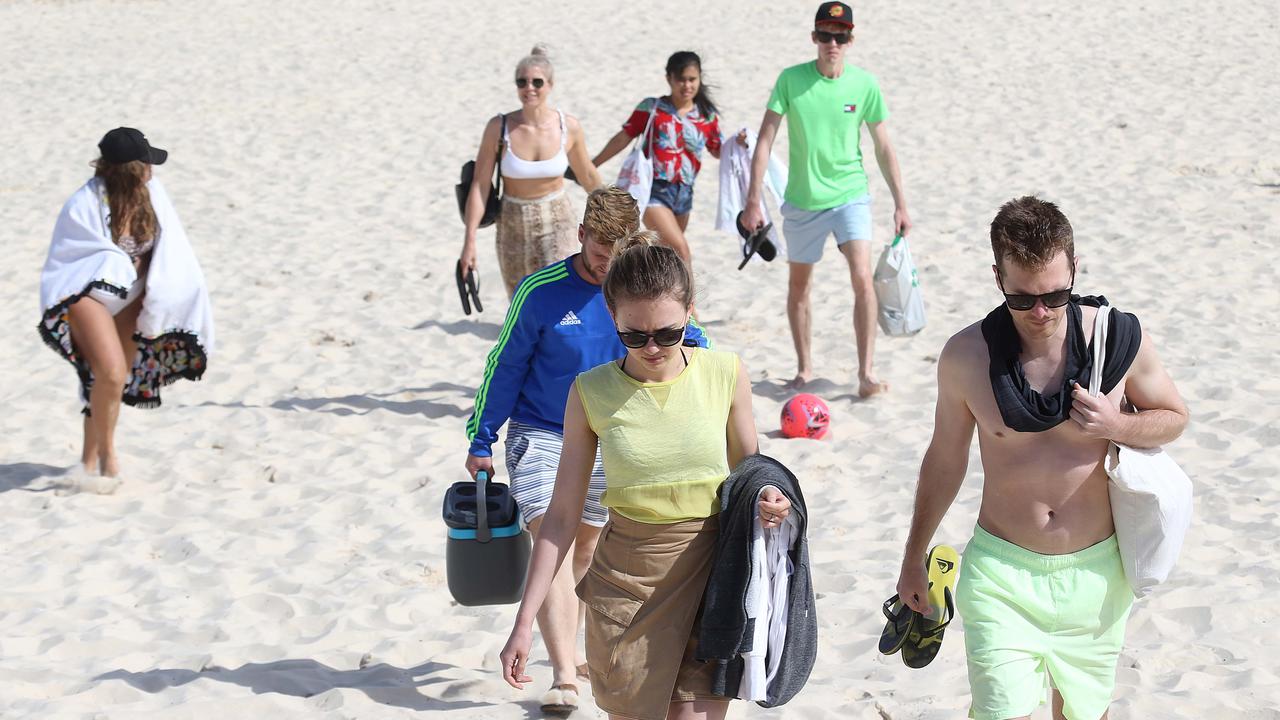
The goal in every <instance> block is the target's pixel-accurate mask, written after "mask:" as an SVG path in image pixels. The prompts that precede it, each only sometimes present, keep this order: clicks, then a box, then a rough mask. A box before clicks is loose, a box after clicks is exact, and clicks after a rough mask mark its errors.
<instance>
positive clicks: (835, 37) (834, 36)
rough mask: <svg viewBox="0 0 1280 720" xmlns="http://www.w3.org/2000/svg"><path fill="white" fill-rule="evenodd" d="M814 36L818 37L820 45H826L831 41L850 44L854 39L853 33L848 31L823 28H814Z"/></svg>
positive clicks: (838, 43)
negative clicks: (831, 30)
mask: <svg viewBox="0 0 1280 720" xmlns="http://www.w3.org/2000/svg"><path fill="white" fill-rule="evenodd" d="M813 36H814V37H815V38H817V39H818V44H819V45H826V44H827V43H829V42H834V43H835V44H837V45H848V44H849V41H850V40H852V39H853V35H851V34H849V33H847V32H842V33H833V32H823V31H822V30H814V31H813Z"/></svg>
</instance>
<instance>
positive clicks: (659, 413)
mask: <svg viewBox="0 0 1280 720" xmlns="http://www.w3.org/2000/svg"><path fill="white" fill-rule="evenodd" d="M618 248H619V254H618V255H617V257H616V258H615V259H614V261H613V264H612V266H611V267H610V269H609V273H608V275H606V277H605V280H604V286H603V290H604V297H605V302H606V304H607V305H608V307H609V312H610V313H611V314H612V315H613V320H614V324H615V325H616V326H617V328H618V337H619V338H620V339H621V340H622V343H623V344H624V345H625V346H626V347H627V352H626V354H625V355H623V357H621V358H620V359H618V360H616V361H614V362H610V363H606V364H604V365H601V366H599V367H596V368H593V369H591V370H588V371H587V372H585V373H582V374H581V375H579V376H578V379H577V380H576V381H575V383H574V386H573V389H572V390H570V392H569V398H568V402H567V403H566V406H565V422H564V450H563V451H562V453H561V455H560V468H559V471H558V473H557V475H556V489H555V494H554V495H553V496H552V499H551V506H550V508H549V509H548V510H547V513H546V515H544V516H543V521H542V532H540V533H539V534H538V539H537V541H536V543H535V544H534V549H533V559H532V561H531V562H530V565H529V578H528V582H527V584H526V586H525V591H524V599H523V601H522V602H521V603H520V610H519V612H518V613H517V615H516V623H515V627H514V628H513V629H512V631H511V637H510V638H509V639H508V640H507V645H506V647H505V648H503V650H502V673H503V678H504V679H505V680H506V681H507V682H508V683H510V684H511V685H512V686H514V687H517V688H522V687H523V683H526V682H529V681H530V678H529V677H528V676H527V675H525V672H524V668H525V662H526V660H527V659H528V656H529V646H530V644H531V643H532V639H533V621H534V618H535V616H536V614H537V612H538V608H539V607H540V606H541V605H542V601H543V598H545V597H546V594H547V589H548V587H549V586H550V584H551V578H552V577H553V576H554V575H555V573H556V570H557V569H558V568H559V566H560V563H561V562H563V561H564V557H565V554H566V552H567V550H568V548H569V545H570V543H572V541H573V536H574V528H575V527H576V526H577V522H578V518H579V517H581V514H582V506H583V503H584V502H585V500H586V494H587V483H588V480H589V478H590V475H591V468H592V464H593V462H594V458H595V452H596V444H597V442H599V445H600V449H601V453H602V455H603V459H604V471H605V478H606V482H607V485H606V489H605V493H604V497H603V499H602V501H603V503H604V505H605V506H606V507H608V508H609V510H610V520H609V524H608V525H606V526H605V528H604V530H603V531H602V532H601V535H600V541H599V544H598V545H597V547H596V553H595V556H594V557H593V559H592V562H591V567H590V569H589V570H588V571H587V574H586V576H585V577H584V578H583V580H582V582H581V583H580V584H579V585H578V596H579V597H580V598H581V599H582V601H583V602H584V603H585V604H586V606H587V665H588V667H589V670H590V676H591V689H592V692H593V694H594V696H595V700H596V704H597V705H598V706H599V707H600V708H601V709H602V710H605V711H606V712H608V713H609V715H610V717H619V718H636V719H638V720H662V718H723V717H724V715H725V712H726V710H727V709H728V699H727V698H724V697H721V696H717V695H714V694H712V692H711V666H710V665H709V664H707V665H704V664H703V663H699V662H697V661H696V660H694V658H693V652H694V649H695V644H696V637H697V632H696V628H697V620H698V609H699V606H700V604H701V602H702V594H703V592H704V591H705V589H706V584H707V575H708V573H709V571H710V569H711V555H712V551H713V549H714V547H715V542H716V536H717V534H718V531H719V524H718V522H717V513H718V512H719V509H720V505H719V500H718V493H719V490H720V485H721V484H722V483H723V482H724V479H725V478H726V477H728V475H729V468H730V467H732V466H735V465H737V463H738V462H739V461H740V460H742V458H744V457H746V456H747V455H751V454H753V453H755V452H756V451H757V449H758V444H757V442H756V428H755V420H754V419H753V417H752V415H751V386H750V384H749V383H748V381H747V371H746V369H745V368H744V367H743V366H742V362H741V361H740V360H739V359H738V357H737V356H736V355H734V354H733V353H728V352H717V351H714V350H703V349H698V348H686V347H684V346H682V345H681V340H682V339H683V337H684V326H685V325H687V324H688V323H689V319H690V313H691V311H692V308H693V294H694V293H693V277H692V275H691V274H690V272H689V268H688V266H687V265H685V263H684V261H683V260H681V259H680V256H679V255H677V254H676V252H675V251H674V250H672V249H671V248H669V247H665V246H661V245H658V244H657V235H656V234H654V233H652V232H642V233H637V234H635V235H633V236H632V237H630V238H628V239H627V240H625V241H622V242H620V243H618ZM789 512H790V503H788V502H787V500H786V498H785V497H783V496H782V495H781V493H778V492H777V491H776V490H773V491H772V492H766V495H765V496H764V497H763V498H762V499H761V502H760V521H761V522H762V523H763V524H765V526H766V527H776V526H777V525H778V523H780V522H781V521H782V520H783V519H784V518H786V516H787V514H788V513H789Z"/></svg>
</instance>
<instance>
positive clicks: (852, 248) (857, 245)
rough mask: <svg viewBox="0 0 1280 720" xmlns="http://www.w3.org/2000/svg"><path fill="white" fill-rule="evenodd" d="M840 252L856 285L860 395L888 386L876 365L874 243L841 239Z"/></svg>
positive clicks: (884, 388) (879, 390)
mask: <svg viewBox="0 0 1280 720" xmlns="http://www.w3.org/2000/svg"><path fill="white" fill-rule="evenodd" d="M839 248H840V254H841V255H844V259H845V260H846V261H847V262H848V263H849V281H850V283H851V284H852V285H853V337H854V340H855V341H856V343H857V345H858V395H860V396H861V397H870V396H872V395H876V394H878V393H882V392H885V391H886V390H888V389H889V383H885V382H880V380H878V379H877V378H876V375H875V369H874V367H873V363H874V355H875V348H876V311H877V310H878V309H879V308H878V305H877V303H876V288H875V285H874V283H873V282H872V279H871V243H870V242H867V241H866V240H850V241H849V242H844V243H840V245H839Z"/></svg>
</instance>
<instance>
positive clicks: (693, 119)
mask: <svg viewBox="0 0 1280 720" xmlns="http://www.w3.org/2000/svg"><path fill="white" fill-rule="evenodd" d="M655 102H656V103H657V104H658V108H657V110H656V111H655V112H654V113H653V129H652V131H651V132H652V136H653V137H652V144H650V141H649V139H647V138H646V139H645V140H644V143H645V154H646V155H649V156H650V157H652V158H653V179H654V180H665V181H667V182H671V183H679V184H683V185H692V184H693V180H694V178H696V177H697V176H698V170H700V169H702V160H701V157H702V151H703V150H710V151H711V152H712V153H713V154H715V153H719V152H720V117H719V116H718V115H716V114H715V113H712V114H711V116H710V117H703V116H702V113H701V111H699V110H698V106H697V105H694V106H693V108H692V109H690V110H689V112H687V113H685V115H684V117H683V118H682V117H680V115H679V113H677V112H676V108H675V105H673V104H672V103H671V100H670V99H668V98H665V97H663V98H645V99H644V100H642V101H641V102H640V104H639V105H637V106H636V109H635V110H634V111H633V112H632V113H631V117H629V118H627V121H626V122H625V123H623V125H622V130H623V131H624V132H626V133H627V135H628V136H630V137H636V136H637V135H640V134H641V133H643V132H644V128H645V125H647V124H648V122H649V112H650V111H651V110H653V105H654V103H655Z"/></svg>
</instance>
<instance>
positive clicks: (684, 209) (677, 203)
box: [649, 178, 693, 215]
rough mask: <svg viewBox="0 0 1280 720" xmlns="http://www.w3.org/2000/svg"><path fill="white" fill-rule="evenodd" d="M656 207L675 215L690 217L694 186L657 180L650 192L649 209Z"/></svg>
mask: <svg viewBox="0 0 1280 720" xmlns="http://www.w3.org/2000/svg"><path fill="white" fill-rule="evenodd" d="M655 205H656V206H658V207H664V208H667V209H669V210H670V211H671V212H672V213H673V214H675V215H688V214H689V213H690V212H691V211H692V210H693V186H692V185H685V184H684V183H673V182H667V181H666V180H658V179H656V178H655V179H654V181H653V189H652V190H651V191H650V192H649V207H653V206H655Z"/></svg>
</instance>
